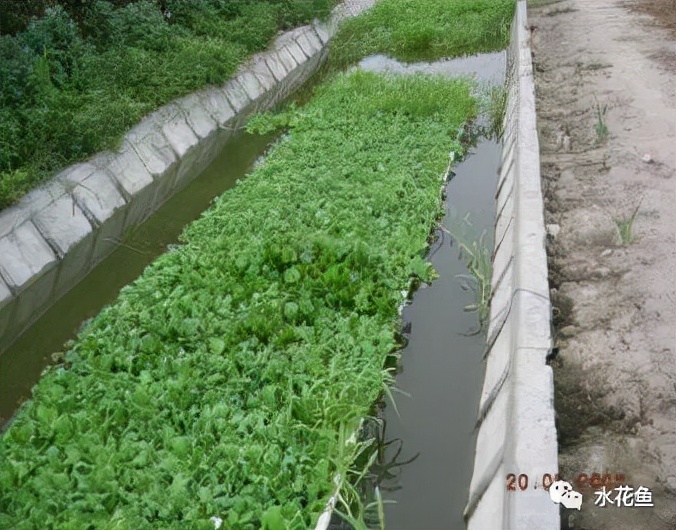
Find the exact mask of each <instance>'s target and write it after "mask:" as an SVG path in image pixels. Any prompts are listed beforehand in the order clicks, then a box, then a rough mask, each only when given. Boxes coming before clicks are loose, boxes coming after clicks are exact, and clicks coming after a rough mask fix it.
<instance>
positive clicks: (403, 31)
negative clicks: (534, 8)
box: [330, 0, 516, 68]
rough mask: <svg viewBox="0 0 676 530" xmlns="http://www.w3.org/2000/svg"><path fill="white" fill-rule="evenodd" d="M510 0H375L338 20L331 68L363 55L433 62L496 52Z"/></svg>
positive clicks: (502, 42)
mask: <svg viewBox="0 0 676 530" xmlns="http://www.w3.org/2000/svg"><path fill="white" fill-rule="evenodd" d="M515 5H516V2H515V0H380V1H379V2H378V3H377V4H376V5H375V6H374V7H373V8H372V9H370V10H369V11H368V12H366V13H364V14H363V15H361V16H359V17H357V18H354V19H349V20H346V21H345V22H343V24H342V26H341V28H340V30H339V32H338V34H337V35H336V36H335V37H334V38H333V39H332V41H331V45H330V50H331V57H330V60H331V62H332V64H333V65H334V66H335V67H336V68H342V67H344V66H346V65H348V64H351V63H353V62H355V61H358V60H360V59H362V58H363V57H366V56H368V55H374V54H379V53H382V54H386V55H389V56H391V57H394V58H395V59H398V60H402V61H414V60H434V59H439V58H443V57H457V56H460V55H464V54H474V53H480V52H489V51H495V50H501V49H503V48H505V47H506V46H507V43H508V41H509V27H510V23H511V21H512V17H513V16H514V6H515Z"/></svg>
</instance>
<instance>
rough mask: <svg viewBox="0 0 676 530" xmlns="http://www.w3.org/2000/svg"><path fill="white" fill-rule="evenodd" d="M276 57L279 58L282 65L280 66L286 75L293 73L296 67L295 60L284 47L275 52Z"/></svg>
mask: <svg viewBox="0 0 676 530" xmlns="http://www.w3.org/2000/svg"><path fill="white" fill-rule="evenodd" d="M277 57H278V58H279V62H281V63H282V66H284V70H286V71H287V72H288V73H291V72H293V71H294V70H295V69H296V67H297V66H298V63H297V62H296V59H294V57H293V54H292V53H291V52H290V51H289V49H288V48H287V47H286V46H285V47H284V48H281V49H280V50H277ZM287 75H288V74H287Z"/></svg>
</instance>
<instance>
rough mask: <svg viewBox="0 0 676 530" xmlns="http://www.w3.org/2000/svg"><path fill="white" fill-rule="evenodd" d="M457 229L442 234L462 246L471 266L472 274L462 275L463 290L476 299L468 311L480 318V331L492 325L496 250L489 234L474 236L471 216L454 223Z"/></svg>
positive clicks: (467, 307)
mask: <svg viewBox="0 0 676 530" xmlns="http://www.w3.org/2000/svg"><path fill="white" fill-rule="evenodd" d="M451 224H452V225H453V228H452V229H451V230H447V229H446V228H443V227H441V229H442V230H444V231H446V232H447V233H448V234H450V235H451V236H452V237H453V239H455V240H456V242H457V243H458V247H459V248H460V255H461V257H462V258H463V259H464V260H465V261H466V263H467V270H468V271H469V274H459V275H457V278H458V279H459V280H460V281H461V284H460V285H461V287H462V289H463V290H465V291H471V292H473V293H474V296H475V303H473V304H470V305H468V306H466V307H465V310H466V311H475V312H476V313H477V314H478V316H479V324H480V325H479V328H478V330H477V333H478V332H479V331H481V329H483V327H484V325H485V324H486V323H487V322H488V316H489V310H490V300H491V281H492V275H493V250H492V246H491V244H490V241H487V237H486V231H485V230H484V231H483V232H482V233H481V235H480V236H478V237H477V236H476V235H472V229H471V227H472V224H471V222H470V220H469V217H468V216H465V218H464V219H462V220H460V221H451Z"/></svg>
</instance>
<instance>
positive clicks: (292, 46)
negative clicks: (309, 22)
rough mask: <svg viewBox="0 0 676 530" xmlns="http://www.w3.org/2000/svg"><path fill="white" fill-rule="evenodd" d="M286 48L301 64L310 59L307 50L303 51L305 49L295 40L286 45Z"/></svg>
mask: <svg viewBox="0 0 676 530" xmlns="http://www.w3.org/2000/svg"><path fill="white" fill-rule="evenodd" d="M286 49H287V50H288V52H289V53H290V54H291V56H292V57H293V59H294V61H296V63H297V64H298V65H299V66H300V65H301V64H303V63H304V62H305V61H307V60H308V56H307V55H306V54H305V52H303V49H302V48H301V47H300V46H299V45H298V43H297V42H296V41H295V40H294V41H291V42H290V43H288V44H287V45H286Z"/></svg>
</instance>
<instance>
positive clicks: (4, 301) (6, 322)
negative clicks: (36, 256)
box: [0, 276, 16, 353]
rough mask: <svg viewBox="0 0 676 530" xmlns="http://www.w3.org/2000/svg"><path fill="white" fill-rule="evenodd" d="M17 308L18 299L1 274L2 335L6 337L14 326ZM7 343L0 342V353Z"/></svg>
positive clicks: (0, 316)
mask: <svg viewBox="0 0 676 530" xmlns="http://www.w3.org/2000/svg"><path fill="white" fill-rule="evenodd" d="M15 308H16V299H15V298H14V296H13V295H12V292H11V291H10V289H9V286H8V285H7V283H6V282H5V280H4V278H2V276H0V337H5V336H6V335H7V332H8V330H9V329H10V328H12V319H13V317H14V309H15ZM7 342H9V341H7ZM7 345H8V344H5V343H4V342H0V353H2V351H3V350H4V349H5V347H6V346H7Z"/></svg>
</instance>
